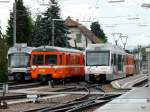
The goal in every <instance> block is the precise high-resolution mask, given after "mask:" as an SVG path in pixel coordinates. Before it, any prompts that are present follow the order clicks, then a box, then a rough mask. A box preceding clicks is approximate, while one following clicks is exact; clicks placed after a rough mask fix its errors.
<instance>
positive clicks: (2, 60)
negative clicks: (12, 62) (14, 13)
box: [0, 38, 8, 83]
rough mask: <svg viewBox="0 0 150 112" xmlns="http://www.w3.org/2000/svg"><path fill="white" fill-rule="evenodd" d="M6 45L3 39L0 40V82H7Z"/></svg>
mask: <svg viewBox="0 0 150 112" xmlns="http://www.w3.org/2000/svg"><path fill="white" fill-rule="evenodd" d="M7 49H8V47H7V44H6V41H5V39H2V38H0V82H1V83H3V82H7V80H8V76H7V59H6V57H7Z"/></svg>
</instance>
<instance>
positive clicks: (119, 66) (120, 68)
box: [117, 54, 125, 78]
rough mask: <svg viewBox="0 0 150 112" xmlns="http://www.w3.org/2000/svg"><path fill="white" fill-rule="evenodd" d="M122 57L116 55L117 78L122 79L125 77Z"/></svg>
mask: <svg viewBox="0 0 150 112" xmlns="http://www.w3.org/2000/svg"><path fill="white" fill-rule="evenodd" d="M123 65H124V63H123V55H122V54H118V59H117V69H118V76H119V78H123V77H125V73H124V70H123V67H124V66H123Z"/></svg>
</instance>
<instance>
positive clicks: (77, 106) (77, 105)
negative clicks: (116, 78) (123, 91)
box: [24, 85, 120, 112]
mask: <svg viewBox="0 0 150 112" xmlns="http://www.w3.org/2000/svg"><path fill="white" fill-rule="evenodd" d="M93 87H94V88H96V89H98V90H99V91H101V92H103V93H104V94H103V95H102V96H93V95H90V88H93ZM79 90H82V91H83V90H84V91H86V92H85V93H86V94H84V95H83V94H82V96H81V97H79V98H76V99H73V100H70V101H66V102H63V103H61V104H58V105H56V106H53V107H49V106H47V107H42V108H37V109H32V110H27V111H24V112H34V111H36V112H76V111H79V110H82V109H85V108H87V107H91V106H96V105H103V104H105V103H107V102H109V101H111V100H112V99H113V98H115V97H117V96H119V95H120V94H118V95H105V91H104V90H103V89H101V88H98V85H86V86H84V87H80V88H76V89H74V91H79Z"/></svg>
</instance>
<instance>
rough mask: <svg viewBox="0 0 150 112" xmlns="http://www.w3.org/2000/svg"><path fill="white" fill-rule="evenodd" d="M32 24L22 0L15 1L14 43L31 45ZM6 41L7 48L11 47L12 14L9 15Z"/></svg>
mask: <svg viewBox="0 0 150 112" xmlns="http://www.w3.org/2000/svg"><path fill="white" fill-rule="evenodd" d="M32 30H33V23H32V19H31V15H30V12H29V10H28V9H27V8H26V7H25V6H24V4H23V0H16V42H17V43H27V44H28V45H30V44H31V36H32ZM6 35H7V36H6V40H7V42H8V44H9V46H12V45H13V12H11V13H10V19H9V20H8V26H7V30H6Z"/></svg>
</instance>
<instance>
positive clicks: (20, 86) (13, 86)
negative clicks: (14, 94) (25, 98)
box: [0, 82, 41, 90]
mask: <svg viewBox="0 0 150 112" xmlns="http://www.w3.org/2000/svg"><path fill="white" fill-rule="evenodd" d="M38 86H41V83H38V82H35V83H34V82H32V83H22V84H18V83H13V84H8V89H9V90H14V89H25V88H33V87H38ZM2 89H3V85H2V84H1V85H0V90H2Z"/></svg>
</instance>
